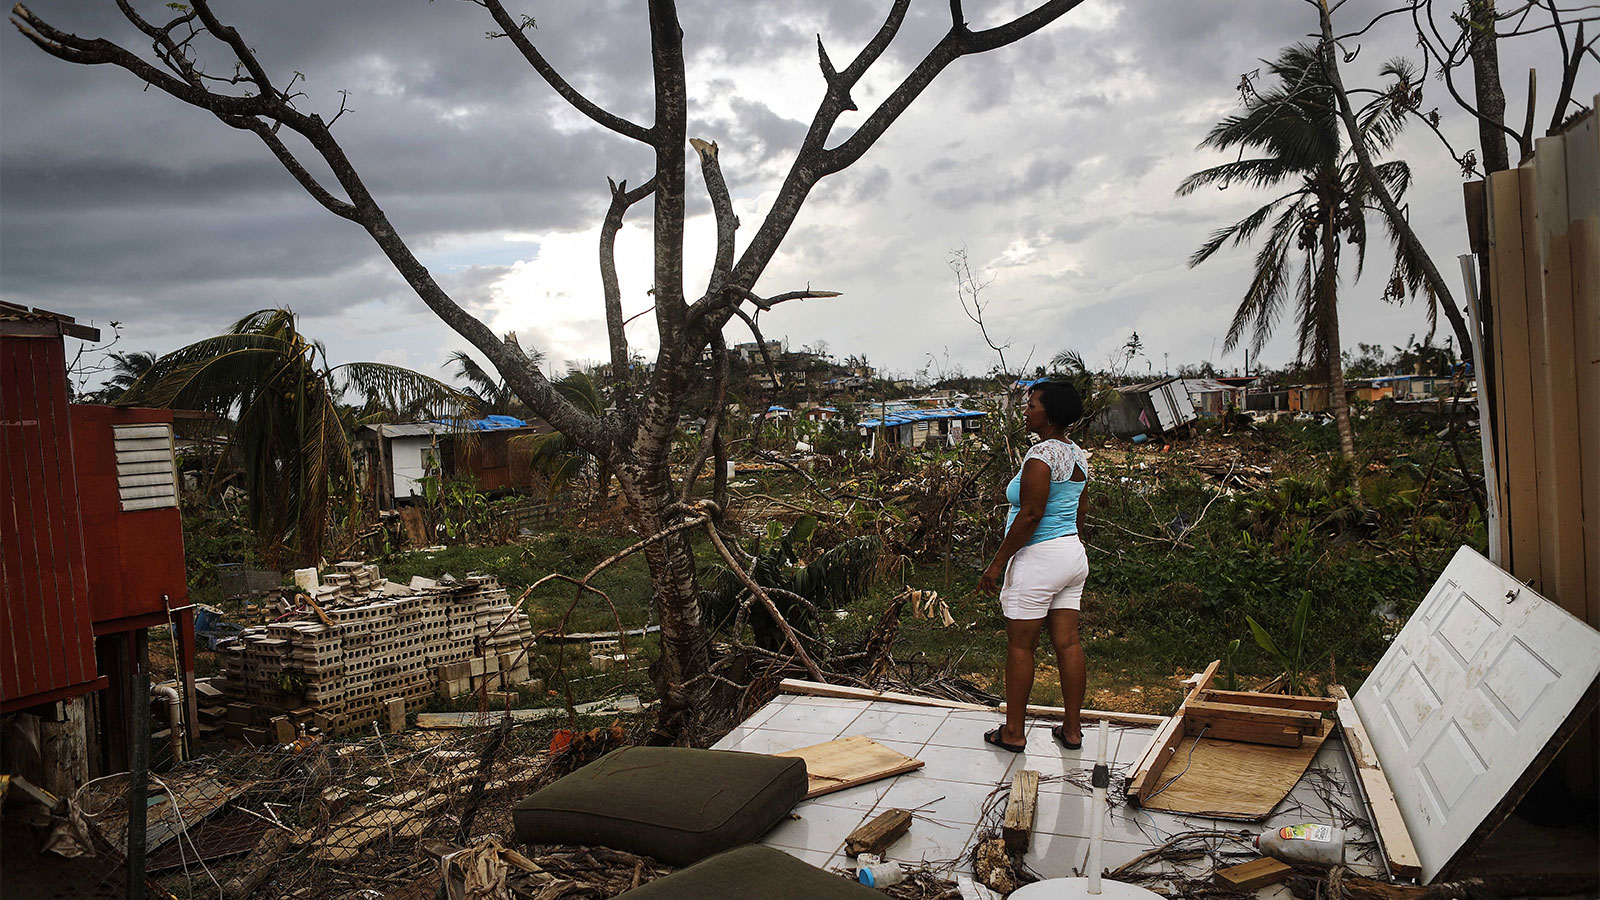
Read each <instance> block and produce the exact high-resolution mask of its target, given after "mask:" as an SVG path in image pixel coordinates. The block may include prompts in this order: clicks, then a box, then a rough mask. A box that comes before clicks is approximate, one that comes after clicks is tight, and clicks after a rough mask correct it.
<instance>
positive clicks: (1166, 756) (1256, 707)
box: [1128, 660, 1338, 819]
mask: <svg viewBox="0 0 1600 900" xmlns="http://www.w3.org/2000/svg"><path fill="white" fill-rule="evenodd" d="M1220 665H1221V661H1220V660H1219V661H1216V662H1213V663H1211V665H1209V666H1207V667H1206V669H1205V671H1204V672H1202V673H1200V674H1199V675H1197V676H1195V677H1194V678H1193V679H1191V686H1190V689H1189V693H1188V694H1187V695H1186V696H1185V697H1184V699H1183V703H1182V704H1180V705H1179V706H1178V709H1177V711H1176V712H1174V713H1173V714H1172V716H1171V717H1170V718H1169V719H1167V721H1166V722H1165V723H1164V724H1163V725H1162V726H1161V728H1160V729H1158V730H1157V731H1156V734H1155V737H1154V738H1153V739H1152V740H1151V742H1150V745H1149V746H1148V747H1147V748H1146V749H1145V752H1144V755H1143V756H1141V757H1140V758H1139V761H1138V762H1137V763H1136V764H1135V765H1134V768H1133V775H1132V776H1131V777H1130V779H1129V781H1128V796H1129V797H1130V798H1132V799H1135V800H1137V801H1138V802H1139V803H1141V804H1143V803H1147V802H1148V801H1150V799H1151V798H1152V797H1154V796H1155V795H1156V794H1157V793H1160V792H1161V791H1164V790H1166V788H1167V786H1169V785H1170V784H1172V781H1173V779H1170V778H1166V777H1164V776H1165V774H1166V769H1167V764H1168V763H1170V762H1171V761H1172V760H1173V759H1174V758H1175V757H1176V756H1177V755H1178V754H1179V750H1180V748H1184V747H1187V748H1191V749H1190V750H1188V751H1187V752H1186V757H1187V758H1189V759H1191V760H1192V761H1194V762H1195V763H1196V764H1197V765H1198V764H1200V763H1201V762H1202V759H1201V758H1200V757H1201V756H1208V755H1209V756H1215V754H1216V753H1217V752H1223V753H1229V752H1233V753H1235V755H1236V756H1237V757H1238V759H1236V760H1234V761H1235V762H1236V763H1238V764H1239V765H1241V766H1244V765H1247V764H1248V765H1250V766H1254V767H1256V768H1258V769H1259V770H1260V771H1261V773H1262V775H1263V779H1264V780H1263V782H1262V785H1261V786H1262V787H1263V788H1269V787H1272V784H1269V782H1276V781H1278V780H1281V778H1288V779H1290V781H1289V785H1290V786H1292V785H1293V780H1297V778H1298V772H1300V771H1303V770H1304V767H1305V765H1306V764H1307V763H1308V762H1309V760H1310V756H1311V755H1312V754H1314V753H1315V752H1316V747H1318V746H1320V745H1321V742H1322V738H1323V736H1324V735H1325V734H1326V733H1327V731H1328V727H1329V726H1328V723H1327V722H1326V721H1324V719H1323V713H1331V712H1333V711H1334V710H1335V709H1336V708H1337V707H1338V701H1337V700H1335V699H1334V698H1330V697H1300V696H1292V695H1285V694H1270V693H1265V692H1260V691H1225V690H1218V689H1215V688H1213V687H1212V683H1213V682H1214V681H1215V680H1216V676H1217V669H1218V668H1219V667H1220ZM1202 740H1203V741H1205V742H1206V743H1205V745H1204V747H1203V748H1202V749H1203V750H1204V751H1205V753H1202V754H1200V756H1196V755H1195V754H1194V748H1196V747H1197V746H1200V742H1201V741H1202ZM1219 744H1220V746H1219ZM1258 745H1265V746H1258ZM1235 748H1236V752H1235ZM1252 748H1254V749H1252ZM1268 748H1273V749H1268ZM1276 749H1281V750H1282V751H1284V753H1286V754H1287V755H1284V754H1275V753H1274V750H1276ZM1213 761H1214V762H1217V763H1219V764H1220V763H1221V762H1222V760H1221V758H1220V757H1219V758H1217V759H1215V760H1213ZM1268 770H1270V771H1271V773H1272V777H1270V778H1267V777H1265V776H1266V774H1267V773H1268ZM1280 776H1281V778H1280ZM1272 789H1273V790H1276V788H1275V787H1272ZM1268 793H1271V791H1266V792H1265V793H1263V792H1254V793H1252V796H1251V798H1242V797H1241V798H1240V799H1241V801H1246V800H1247V802H1242V805H1241V806H1240V807H1239V808H1238V809H1236V810H1233V813H1234V814H1233V815H1229V814H1228V811H1226V810H1209V809H1208V810H1207V812H1216V813H1217V814H1219V815H1221V816H1222V817H1224V818H1245V819H1251V818H1257V816H1256V815H1255V813H1256V812H1262V814H1265V811H1263V810H1261V809H1259V807H1260V806H1262V805H1265V806H1266V809H1267V810H1270V809H1271V804H1270V803H1267V802H1266V801H1267V800H1268V799H1270V798H1269V797H1268V796H1267V794H1268ZM1256 794H1260V796H1256ZM1217 800H1219V798H1217V797H1211V798H1205V797H1193V798H1188V799H1187V800H1185V801H1183V802H1192V803H1208V802H1215V801H1217ZM1190 811H1193V810H1190Z"/></svg>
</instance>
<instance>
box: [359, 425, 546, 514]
mask: <svg viewBox="0 0 1600 900" xmlns="http://www.w3.org/2000/svg"><path fill="white" fill-rule="evenodd" d="M550 431H551V428H550V426H549V425H547V424H545V423H544V422H543V421H541V420H535V421H533V422H526V421H524V420H522V419H518V418H516V417H515V416H485V417H484V418H482V419H472V420H470V421H468V422H466V423H464V424H450V423H445V422H409V423H404V424H400V425H368V426H366V427H364V428H363V429H362V431H361V436H360V437H358V438H357V439H356V453H357V456H358V458H359V460H360V461H361V465H362V468H363V472H364V475H363V482H364V483H365V485H366V488H367V491H368V494H369V496H372V497H375V498H377V501H378V503H379V505H380V507H381V508H385V509H387V508H390V507H392V506H394V505H396V504H397V503H407V502H410V501H411V500H412V499H414V498H416V497H421V496H422V495H423V488H422V479H423V478H425V477H426V476H428V475H429V474H430V473H433V472H439V473H442V474H443V475H444V476H445V477H447V478H470V479H471V480H472V482H473V484H474V486H476V487H477V489H478V490H480V491H483V492H485V493H500V492H508V491H516V490H521V489H525V488H529V487H532V486H533V484H534V482H535V481H536V480H537V479H536V476H535V475H534V472H533V468H532V466H531V465H530V456H531V454H530V453H529V452H527V451H518V450H517V449H516V448H514V447H513V446H512V444H511V440H512V438H515V437H520V436H526V435H536V434H548V433H550Z"/></svg>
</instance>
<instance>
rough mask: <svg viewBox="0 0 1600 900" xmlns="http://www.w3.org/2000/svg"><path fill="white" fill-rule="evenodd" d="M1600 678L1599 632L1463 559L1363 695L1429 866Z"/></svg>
mask: <svg viewBox="0 0 1600 900" xmlns="http://www.w3.org/2000/svg"><path fill="white" fill-rule="evenodd" d="M1597 671H1600V632H1596V631H1595V630H1594V629H1593V628H1590V627H1589V626H1588V625H1587V624H1585V623H1583V622H1581V621H1579V620H1578V619H1576V618H1574V617H1573V616H1571V615H1570V614H1568V613H1567V612H1565V611H1564V610H1562V609H1561V608H1560V607H1558V606H1556V605H1555V604H1553V603H1550V602H1549V601H1547V600H1545V599H1544V598H1543V597H1540V596H1539V595H1538V594H1536V593H1535V592H1534V591H1533V590H1532V589H1530V588H1528V587H1526V586H1524V585H1523V584H1522V583H1521V582H1519V581H1517V580H1516V579H1515V578H1512V577H1511V576H1510V575H1508V574H1507V573H1505V572H1504V571H1502V570H1500V569H1499V568H1498V567H1496V566H1494V565H1493V564H1492V563H1490V562H1489V561H1488V560H1486V559H1484V558H1483V557H1482V556H1479V555H1478V554H1477V553H1475V552H1473V551H1472V550H1471V549H1469V548H1466V547H1463V548H1461V549H1460V550H1458V551H1457V552H1456V555H1455V557H1454V558H1453V559H1452V560H1451V561H1450V565H1449V566H1447V567H1446V568H1445V571H1444V573H1443V574H1442V575H1441V576H1440V577H1439V580H1438V581H1437V582H1436V583H1435V584H1434V587H1433V589H1432V590H1431V591H1429V593H1428V596H1427V597H1426V598H1425V599H1424V600H1423V602H1422V605H1421V606H1419V607H1418V608H1417V611H1416V613H1415V614H1414V615H1413V616H1412V618H1411V621H1410V622H1408V623H1407V624H1406V627H1405V628H1404V629H1403V630H1402V631H1401V632H1400V635H1399V636H1398V637H1397V638H1396V639H1395V641H1394V643H1393V644H1392V645H1390V647H1389V650H1388V652H1387V653H1385V654H1384V656H1383V659H1382V660H1381V661H1379V663H1378V665H1377V666H1376V667H1375V668H1374V669H1373V670H1372V675H1371V676H1370V677H1369V678H1368V679H1367V681H1366V683H1365V684H1364V685H1363V686H1362V688H1361V690H1360V691H1359V692H1358V693H1357V694H1356V696H1355V705H1356V711H1357V712H1358V713H1359V714H1360V716H1361V722H1362V724H1363V725H1364V726H1366V729H1367V732H1368V734H1369V735H1370V737H1371V740H1372V744H1373V749H1374V751H1375V752H1376V753H1377V755H1378V760H1379V762H1380V763H1381V764H1382V766H1383V770H1384V772H1385V773H1386V774H1387V776H1388V778H1389V784H1390V787H1391V788H1392V789H1393V790H1394V794H1395V799H1396V800H1397V801H1398V802H1399V805H1400V811H1401V814H1402V816H1403V817H1404V818H1405V821H1406V828H1407V829H1408V830H1409V831H1410V832H1411V839H1412V841H1413V842H1414V843H1415V844H1416V848H1417V853H1418V855H1419V856H1420V857H1421V859H1422V869H1423V873H1422V874H1423V883H1424V884H1426V883H1427V882H1428V881H1430V880H1431V879H1432V878H1433V876H1434V875H1435V874H1437V873H1438V872H1439V870H1440V869H1442V868H1443V867H1444V866H1445V865H1447V864H1448V863H1449V862H1450V860H1451V858H1452V857H1453V856H1454V855H1455V853H1456V852H1457V851H1458V850H1459V849H1460V848H1461V846H1462V844H1464V843H1465V842H1466V840H1467V839H1468V837H1470V836H1471V834H1472V832H1473V831H1474V830H1476V829H1477V827H1478V825H1479V824H1480V823H1482V821H1483V820H1484V818H1485V817H1486V816H1487V815H1488V814H1489V813H1490V812H1491V811H1492V810H1493V809H1494V808H1495V807H1496V806H1497V805H1498V804H1499V803H1500V801H1501V800H1502V799H1503V798H1504V797H1505V795H1506V793H1507V791H1509V790H1510V789H1511V787H1512V785H1513V784H1514V783H1515V782H1516V780H1517V779H1518V778H1519V777H1520V776H1521V775H1522V773H1523V771H1525V770H1526V769H1527V768H1528V766H1529V765H1530V764H1531V763H1532V762H1533V760H1534V757H1535V756H1536V755H1538V753H1539V751H1540V750H1541V749H1543V747H1544V745H1545V744H1546V742H1548V741H1549V739H1550V736H1551V735H1553V734H1554V733H1555V731H1556V729H1557V728H1559V727H1560V726H1561V724H1562V722H1563V721H1565V719H1566V718H1567V715H1568V714H1569V713H1570V712H1571V711H1572V709H1573V708H1574V707H1575V706H1576V705H1577V703H1578V701H1579V700H1580V699H1581V697H1582V696H1583V692H1584V691H1585V690H1586V689H1587V688H1588V686H1589V684H1590V683H1591V682H1592V681H1593V680H1594V677H1595V674H1596V672H1597Z"/></svg>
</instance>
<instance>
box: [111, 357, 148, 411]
mask: <svg viewBox="0 0 1600 900" xmlns="http://www.w3.org/2000/svg"><path fill="white" fill-rule="evenodd" d="M110 359H111V370H112V371H113V372H115V373H116V374H114V375H112V376H111V377H110V378H107V379H106V384H105V387H104V388H102V389H101V390H100V395H101V396H102V397H104V398H105V399H106V402H108V403H114V402H116V400H117V398H119V397H121V396H122V395H123V394H126V393H127V392H128V388H130V387H133V383H134V382H135V381H138V380H139V376H140V375H143V374H144V373H145V372H148V371H149V370H150V367H151V366H153V365H155V364H156V354H154V353H152V352H151V351H149V350H132V351H129V352H127V353H113V354H111V355H110Z"/></svg>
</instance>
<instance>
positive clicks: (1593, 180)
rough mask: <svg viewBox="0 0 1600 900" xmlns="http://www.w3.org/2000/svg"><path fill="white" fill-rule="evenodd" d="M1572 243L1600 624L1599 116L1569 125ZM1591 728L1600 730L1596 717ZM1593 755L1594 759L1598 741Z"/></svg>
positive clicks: (1589, 534) (1589, 539)
mask: <svg viewBox="0 0 1600 900" xmlns="http://www.w3.org/2000/svg"><path fill="white" fill-rule="evenodd" d="M1566 136H1567V147H1566V150H1567V244H1568V251H1569V253H1570V254H1571V258H1572V324H1573V328H1572V331H1573V353H1574V355H1575V357H1576V359H1577V365H1578V375H1577V378H1576V383H1577V386H1578V420H1579V425H1578V440H1579V443H1580V446H1581V451H1582V453H1581V459H1582V460H1583V545H1584V547H1585V550H1584V573H1585V574H1584V578H1585V580H1586V582H1587V584H1586V586H1585V589H1584V595H1585V596H1587V597H1588V598H1589V601H1588V607H1587V609H1586V610H1585V611H1584V614H1583V616H1582V618H1583V619H1584V620H1585V621H1587V622H1588V623H1589V624H1590V625H1592V626H1594V627H1596V628H1600V116H1597V115H1594V114H1591V115H1588V116H1585V117H1584V118H1583V120H1582V121H1581V122H1579V123H1578V124H1577V125H1575V126H1573V127H1572V128H1571V129H1569V130H1568V131H1567V135H1566ZM1589 734H1590V736H1591V738H1593V737H1594V736H1595V735H1596V734H1600V722H1591V723H1590V725H1589ZM1590 751H1591V752H1590V755H1589V757H1588V758H1589V759H1590V760H1593V759H1594V755H1593V744H1592V743H1591V744H1590Z"/></svg>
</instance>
